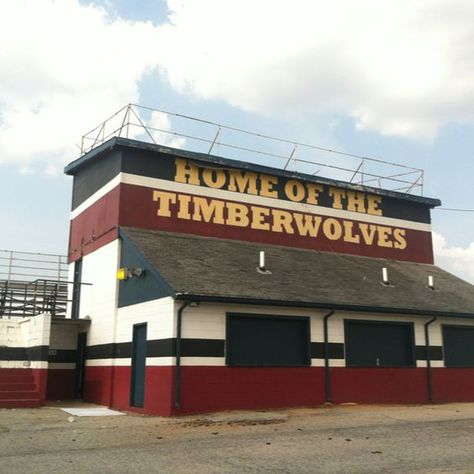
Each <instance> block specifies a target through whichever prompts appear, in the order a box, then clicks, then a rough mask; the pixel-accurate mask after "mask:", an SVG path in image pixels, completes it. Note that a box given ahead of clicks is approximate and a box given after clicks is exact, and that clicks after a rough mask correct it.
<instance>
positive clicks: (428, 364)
mask: <svg viewBox="0 0 474 474" xmlns="http://www.w3.org/2000/svg"><path fill="white" fill-rule="evenodd" d="M437 319H438V318H437V317H436V316H433V317H432V318H431V319H430V320H429V321H427V322H426V323H425V351H426V380H427V382H428V400H429V401H430V402H432V401H433V374H432V370H431V354H430V334H429V330H428V326H429V325H430V324H431V323H434V322H435V321H436V320H437Z"/></svg>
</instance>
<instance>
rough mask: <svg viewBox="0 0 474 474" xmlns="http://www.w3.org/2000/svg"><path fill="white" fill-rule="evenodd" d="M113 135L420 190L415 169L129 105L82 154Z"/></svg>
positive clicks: (88, 139) (88, 138)
mask: <svg viewBox="0 0 474 474" xmlns="http://www.w3.org/2000/svg"><path fill="white" fill-rule="evenodd" d="M112 137H125V138H131V139H137V140H141V141H145V142H149V143H154V144H157V145H166V146H170V147H174V148H179V149H183V150H184V149H186V150H189V151H196V152H200V153H206V154H213V155H221V154H222V155H223V156H225V157H226V158H234V159H238V160H241V161H247V162H251V163H258V164H261V165H266V166H273V167H277V168H282V169H285V170H292V171H298V172H300V173H306V174H311V175H316V174H318V175H319V176H324V177H327V178H333V179H339V180H342V181H347V182H350V183H354V184H360V185H368V186H371V187H376V188H377V187H378V188H383V189H389V190H391V191H398V192H402V193H407V194H409V193H412V194H419V195H423V178H424V172H423V170H422V169H420V168H414V167H411V166H407V165H403V164H399V163H392V162H388V161H384V160H381V159H378V158H371V157H367V156H361V155H356V154H352V153H347V152H343V151H338V150H333V149H330V148H324V147H321V146H317V145H312V144H308V143H302V142H298V141H294V140H288V139H285V138H279V137H273V136H270V135H266V134H261V133H256V132H251V131H249V130H244V129H241V128H237V127H232V126H229V125H223V124H220V123H216V122H212V121H209V120H203V119H199V118H196V117H191V116H188V115H183V114H178V113H174V112H168V111H165V110H160V109H156V108H151V107H145V106H141V105H137V104H128V105H126V106H125V107H122V108H121V109H120V110H119V111H117V112H116V113H115V114H113V115H111V116H110V117H108V118H107V119H106V120H104V121H103V122H102V123H101V124H99V125H98V126H97V127H95V128H93V129H92V130H90V131H89V132H88V133H86V134H85V135H84V136H83V137H82V141H81V154H82V155H84V154H86V153H88V152H89V151H91V150H92V149H94V148H95V147H97V146H99V145H101V144H102V143H104V142H106V141H107V140H109V139H110V138H112Z"/></svg>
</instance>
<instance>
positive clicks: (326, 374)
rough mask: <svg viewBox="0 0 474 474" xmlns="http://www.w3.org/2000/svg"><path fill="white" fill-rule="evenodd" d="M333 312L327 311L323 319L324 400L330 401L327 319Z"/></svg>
mask: <svg viewBox="0 0 474 474" xmlns="http://www.w3.org/2000/svg"><path fill="white" fill-rule="evenodd" d="M334 313H335V311H334V310H331V311H329V313H328V314H326V316H324V319H323V326H324V390H325V398H326V402H330V401H331V371H330V368H329V341H328V339H329V335H328V333H329V331H328V319H329V318H330V317H331V316H332V315H333V314H334Z"/></svg>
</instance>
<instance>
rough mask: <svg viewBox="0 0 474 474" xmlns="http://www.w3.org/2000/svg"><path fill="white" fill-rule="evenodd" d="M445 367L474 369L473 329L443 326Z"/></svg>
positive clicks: (470, 327) (469, 327)
mask: <svg viewBox="0 0 474 474" xmlns="http://www.w3.org/2000/svg"><path fill="white" fill-rule="evenodd" d="M443 346H444V361H445V365H446V367H474V327H472V326H450V325H443Z"/></svg>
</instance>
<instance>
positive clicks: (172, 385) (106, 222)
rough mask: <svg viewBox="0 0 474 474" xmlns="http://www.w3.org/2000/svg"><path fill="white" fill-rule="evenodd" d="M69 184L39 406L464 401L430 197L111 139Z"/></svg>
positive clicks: (467, 347)
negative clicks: (57, 311) (60, 313)
mask: <svg viewBox="0 0 474 474" xmlns="http://www.w3.org/2000/svg"><path fill="white" fill-rule="evenodd" d="M65 171H66V174H68V175H71V176H73V198H72V211H71V223H70V239H69V252H68V257H69V261H70V269H71V270H70V280H71V281H73V282H74V285H73V291H72V295H71V297H72V299H73V304H72V305H71V307H70V311H69V314H68V317H67V318H66V319H64V320H62V321H56V320H55V319H54V318H53V323H52V324H50V326H48V327H45V329H44V332H47V331H50V337H49V339H48V341H49V342H48V346H47V347H46V349H47V351H46V354H47V355H46V356H43V359H46V360H45V361H44V362H43V366H42V367H43V369H42V370H43V371H42V372H41V374H42V375H41V377H42V379H41V380H42V382H41V383H42V386H44V387H45V388H44V390H45V391H44V393H45V394H46V395H47V397H48V398H51V399H57V398H62V399H64V398H72V397H73V396H75V395H76V396H77V395H80V396H82V397H83V398H84V400H85V401H88V402H94V403H98V404H102V405H107V406H110V407H114V408H117V409H123V410H132V411H137V412H143V413H147V414H155V415H165V416H166V415H176V414H187V413H199V412H210V411H217V410H227V409H253V408H273V407H283V406H305V405H319V404H322V403H324V402H326V401H331V402H334V403H341V402H359V403H425V402H428V401H435V402H448V401H474V291H473V290H474V287H473V286H472V285H470V284H469V283H467V282H465V281H463V280H461V279H459V278H457V277H455V276H454V275H452V274H450V273H448V272H446V271H444V270H442V269H441V268H438V267H436V266H435V265H434V264H433V249H432V235H431V226H430V221H431V219H430V211H431V209H432V208H433V207H435V206H438V205H440V202H439V201H438V200H437V199H430V198H426V197H420V196H414V195H410V194H406V193H400V192H394V191H388V190H384V189H378V188H371V187H368V186H363V185H355V184H351V183H348V182H342V181H336V180H331V179H327V178H322V177H318V176H313V175H305V174H301V173H296V172H290V171H288V170H282V169H276V168H269V167H264V166H259V165H255V164H250V163H247V162H239V161H235V160H229V159H224V158H220V157H217V156H212V155H208V154H201V153H195V152H190V151H184V150H178V149H174V148H169V147H165V146H159V145H154V144H148V143H144V142H140V141H135V140H130V139H126V138H120V137H114V138H112V139H110V140H108V141H107V142H105V143H103V144H101V145H100V146H98V147H96V148H94V149H92V150H91V151H90V152H88V153H86V154H84V155H83V156H82V157H81V158H79V159H78V160H76V161H74V162H72V163H71V164H69V165H68V166H67V167H66V170H65ZM0 375H1V374H0ZM46 395H45V396H46ZM43 398H44V397H43Z"/></svg>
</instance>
